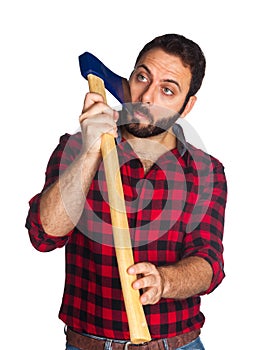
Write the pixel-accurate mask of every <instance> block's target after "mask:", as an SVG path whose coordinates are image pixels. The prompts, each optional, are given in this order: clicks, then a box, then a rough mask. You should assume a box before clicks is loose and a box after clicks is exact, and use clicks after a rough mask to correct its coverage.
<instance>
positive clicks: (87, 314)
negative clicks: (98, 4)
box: [26, 125, 226, 339]
mask: <svg viewBox="0 0 273 350" xmlns="http://www.w3.org/2000/svg"><path fill="white" fill-rule="evenodd" d="M175 129H176V134H177V139H178V141H177V148H175V149H173V150H172V151H169V152H167V153H165V154H164V155H163V156H161V157H160V158H159V159H158V161H157V162H156V164H154V166H153V167H152V168H151V169H150V171H149V172H148V173H146V175H145V174H144V170H143V167H142V164H141V162H140V160H139V159H138V158H137V156H136V155H135V153H134V152H133V150H132V149H131V147H130V146H129V144H128V143H127V142H125V141H124V140H123V141H124V142H118V147H117V148H118V154H119V160H120V165H121V176H122V183H123V189H124V195H125V200H126V209H127V215H128V222H129V227H130V233H131V238H132V245H133V253H134V260H135V262H142V261H148V262H151V263H153V264H155V265H156V266H162V265H169V264H173V263H175V262H177V261H179V260H180V259H183V258H186V257H189V256H199V257H202V258H204V259H206V260H207V261H208V262H209V263H210V265H211V266H212V269H213V279H212V282H211V285H210V287H209V289H208V290H207V291H206V292H205V293H210V292H211V291H213V290H214V289H215V288H216V287H217V286H218V285H219V283H220V282H221V281H222V279H223V278H224V272H223V255H222V253H223V246H222V238H223V225H224V211H225V203H226V179H225V175H224V169H223V166H222V164H221V163H220V162H219V161H218V160H217V159H215V158H213V157H211V156H209V155H207V154H206V153H204V152H203V151H201V150H198V149H196V148H194V147H193V146H192V145H190V144H188V143H186V142H185V140H184V138H183V132H182V129H181V128H180V127H179V126H177V125H176V126H175ZM178 135H179V137H178ZM81 141H82V140H81V134H80V133H77V134H75V135H72V136H71V135H68V134H66V135H64V136H62V137H61V139H60V143H59V145H58V146H57V148H56V149H55V151H54V152H53V154H52V156H51V158H50V160H49V163H48V167H47V171H46V182H45V186H44V189H46V188H47V187H48V186H49V185H50V184H52V183H53V182H54V181H56V180H57V179H58V177H59V175H60V173H61V172H63V171H64V170H65V169H66V168H67V167H68V165H69V164H70V163H71V162H72V161H73V160H74V159H75V157H76V156H77V155H78V154H79V151H80V149H81ZM40 198H41V193H40V194H37V195H36V196H35V197H33V198H32V199H31V201H30V210H29V214H28V218H27V223H26V227H27V229H28V230H29V235H30V239H31V242H32V244H33V246H34V247H35V248H36V249H38V250H40V251H43V252H45V251H51V250H53V249H55V248H60V247H63V246H65V249H66V281H65V290H64V296H63V301H62V305H61V309H60V313H59V317H60V319H61V320H63V322H65V324H67V325H68V326H69V327H71V328H72V329H74V330H75V331H79V332H83V333H89V334H93V335H97V336H102V337H107V338H115V339H129V330H128V324H127V316H126V312H125V308H124V303H123V297H122V291H121V286H120V280H119V273H118V268H117V261H116V257H115V250H114V248H113V242H112V229H111V221H110V212H109V205H108V196H107V189H106V183H105V178H104V170H103V162H102V163H101V165H100V167H99V170H98V171H97V174H96V176H95V178H94V180H93V181H92V183H91V187H90V191H89V193H88V195H87V201H86V205H85V209H84V211H83V214H82V217H81V219H80V221H79V223H78V225H77V227H75V228H74V230H73V231H71V232H70V233H69V234H68V235H67V236H64V237H53V236H50V235H47V234H46V233H45V232H44V230H43V227H42V225H41V222H40V218H39V201H40ZM144 311H145V314H146V318H147V322H148V325H149V329H150V332H151V336H152V338H162V337H172V336H175V335H178V334H181V333H185V332H188V331H191V330H194V329H199V328H201V327H202V326H203V323H204V320H205V318H204V316H203V314H202V313H201V312H200V296H199V295H196V296H193V297H191V298H188V299H185V300H180V299H179V300H177V299H176V300H175V299H171V298H169V299H164V298H163V299H161V300H160V301H159V302H158V303H157V304H156V305H147V306H144Z"/></svg>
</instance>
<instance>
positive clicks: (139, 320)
mask: <svg viewBox="0 0 273 350" xmlns="http://www.w3.org/2000/svg"><path fill="white" fill-rule="evenodd" d="M79 62H80V69H81V74H82V76H83V77H84V78H85V79H87V80H88V84H89V90H90V92H97V93H99V94H101V95H102V96H103V98H104V101H105V102H106V94H105V87H106V88H107V90H108V91H109V92H110V93H112V95H113V96H114V97H115V98H116V99H117V100H118V101H120V102H121V103H123V102H129V101H130V89H129V85H128V81H127V80H126V79H125V78H122V77H121V76H119V75H117V74H115V73H113V72H112V71H111V70H110V69H109V68H107V67H106V66H105V65H104V64H103V63H102V62H101V61H100V60H99V59H98V58H97V57H95V56H94V55H92V54H90V53H88V52H85V53H84V54H82V55H81V56H79ZM104 84H105V87H104ZM101 152H102V157H103V162H104V168H105V177H106V183H107V190H108V198H109V205H110V214H111V221H112V227H113V237H114V245H115V251H116V257H117V262H118V269H119V275H120V281H121V288H122V293H123V298H124V303H125V309H126V314H127V318H128V325H129V332H130V340H131V342H132V343H133V344H140V343H144V342H148V341H150V340H151V336H150V333H149V329H148V325H147V321H146V318H145V314H144V310H143V307H142V305H141V303H140V300H139V297H140V293H139V291H137V290H135V289H133V287H132V283H133V282H134V280H135V277H134V276H131V275H129V274H128V273H127V269H128V268H129V267H130V266H131V265H133V264H134V258H133V252H132V245H131V237H130V231H129V226H128V220H127V215H126V207H125V201H124V193H123V187H122V182H121V175H120V168H119V160H118V154H117V151H116V145H115V140H114V137H113V136H111V135H109V134H104V135H103V136H102V142H101Z"/></svg>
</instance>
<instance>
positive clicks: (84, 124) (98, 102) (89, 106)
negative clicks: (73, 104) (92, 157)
mask: <svg viewBox="0 0 273 350" xmlns="http://www.w3.org/2000/svg"><path fill="white" fill-rule="evenodd" d="M118 117H119V115H118V112H117V111H115V110H113V109H112V108H110V107H109V106H108V105H107V104H106V103H104V102H103V97H102V96H101V95H100V94H97V93H91V92H89V93H87V94H86V96H85V100H84V105H83V110H82V114H81V115H80V118H79V121H80V124H81V130H82V140H83V146H82V153H83V154H89V153H90V154H94V153H96V154H98V153H100V147H101V137H102V135H103V134H105V133H107V134H111V135H113V136H114V137H117V124H116V122H117V120H118Z"/></svg>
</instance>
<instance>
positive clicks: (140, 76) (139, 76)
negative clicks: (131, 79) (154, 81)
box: [137, 74, 147, 82]
mask: <svg viewBox="0 0 273 350" xmlns="http://www.w3.org/2000/svg"><path fill="white" fill-rule="evenodd" d="M137 80H138V81H141V82H146V81H147V78H146V77H144V75H142V74H138V75H137Z"/></svg>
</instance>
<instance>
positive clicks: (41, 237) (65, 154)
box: [26, 134, 80, 252]
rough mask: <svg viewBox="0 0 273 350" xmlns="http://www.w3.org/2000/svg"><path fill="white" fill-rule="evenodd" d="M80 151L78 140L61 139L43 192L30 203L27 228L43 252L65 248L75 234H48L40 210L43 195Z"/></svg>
mask: <svg viewBox="0 0 273 350" xmlns="http://www.w3.org/2000/svg"><path fill="white" fill-rule="evenodd" d="M79 149H80V145H79V143H78V142H77V138H75V137H71V135H69V134H65V135H63V136H62V137H61V138H60V142H59V145H58V146H57V147H56V149H55V150H54V152H53V153H52V155H51V157H50V159H49V162H48V165H47V169H46V174H45V184H44V187H43V190H42V191H41V192H40V193H38V194H36V195H35V196H34V197H33V198H32V199H31V200H30V201H29V211H28V215H27V219H26V228H27V230H28V233H29V238H30V241H31V243H32V245H33V246H34V248H35V249H37V250H39V251H41V252H48V251H52V250H54V249H56V248H61V247H63V246H64V245H65V244H66V243H67V241H68V240H69V237H70V235H71V234H72V232H73V230H72V231H71V232H69V233H68V234H67V235H66V236H63V237H56V236H51V235H49V234H47V233H46V232H45V231H44V229H43V226H42V224H41V220H40V210H39V208H40V200H41V197H42V193H43V192H44V191H45V190H46V189H47V188H48V187H49V186H50V185H51V184H53V183H54V182H55V181H56V180H57V179H58V177H59V176H60V174H61V173H62V172H63V171H64V170H65V169H66V168H67V167H68V166H69V164H71V162H72V161H73V160H74V159H75V157H76V156H77V154H78V153H77V151H78V150H79Z"/></svg>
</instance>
